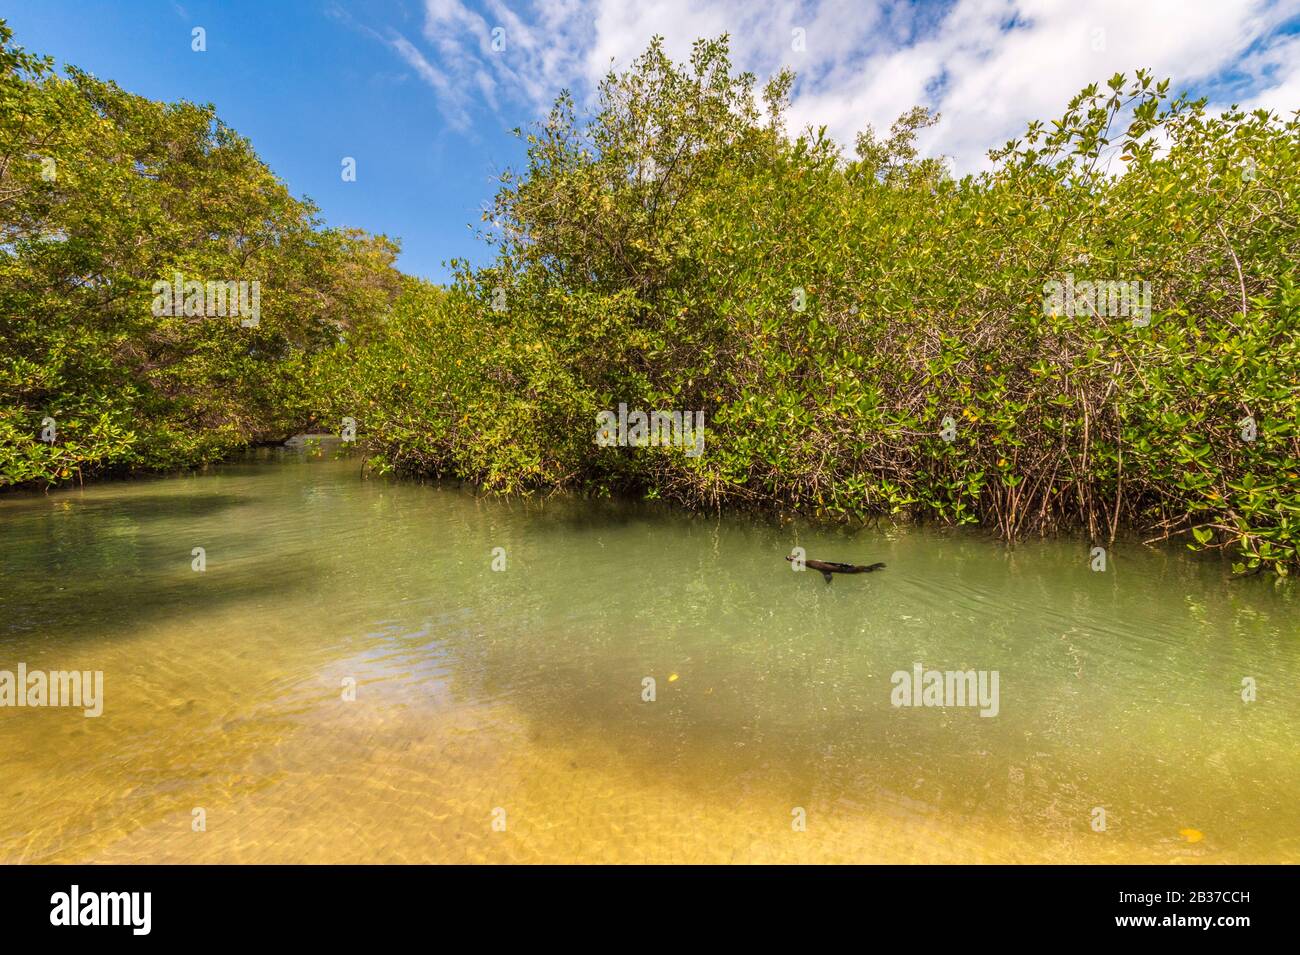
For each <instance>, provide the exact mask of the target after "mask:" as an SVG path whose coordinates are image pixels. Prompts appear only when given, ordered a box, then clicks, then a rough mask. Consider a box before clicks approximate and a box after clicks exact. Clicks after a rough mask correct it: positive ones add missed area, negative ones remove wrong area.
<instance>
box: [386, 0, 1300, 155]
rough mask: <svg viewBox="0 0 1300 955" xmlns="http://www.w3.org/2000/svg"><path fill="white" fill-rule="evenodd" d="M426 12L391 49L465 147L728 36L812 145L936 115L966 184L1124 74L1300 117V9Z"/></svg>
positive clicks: (1096, 6)
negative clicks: (784, 77) (637, 64)
mask: <svg viewBox="0 0 1300 955" xmlns="http://www.w3.org/2000/svg"><path fill="white" fill-rule="evenodd" d="M422 12H423V23H422V27H421V31H420V34H419V35H418V36H415V37H411V38H408V37H407V36H405V35H402V34H400V33H398V32H396V31H394V30H391V29H387V30H386V29H385V28H382V27H377V28H376V30H375V31H374V32H375V33H376V35H379V36H382V37H384V38H385V39H384V42H386V43H388V44H389V45H390V46H391V47H392V48H393V49H394V50H395V51H396V52H397V54H398V55H399V56H400V57H401V58H402V59H403V60H404V61H405V62H406V63H407V65H408V66H409V67H410V68H411V69H412V70H413V71H414V72H415V73H416V75H418V76H419V77H420V79H421V80H423V81H424V82H425V83H426V84H427V85H428V86H429V87H430V89H431V90H432V91H433V94H434V96H435V97H436V100H437V102H438V105H439V108H440V109H441V110H442V112H443V114H444V116H445V117H446V119H447V122H448V123H449V125H451V126H453V127H454V128H456V129H459V130H466V129H468V128H469V127H470V126H471V125H472V123H473V122H474V121H475V117H478V116H482V117H486V118H496V119H497V120H505V121H506V122H508V123H509V124H510V125H513V124H514V123H516V122H519V121H520V120H523V119H529V118H535V117H538V116H540V115H541V114H542V113H543V112H544V111H545V110H546V108H547V107H548V106H549V105H550V103H551V101H552V100H553V98H554V97H555V95H556V93H558V92H559V90H560V89H562V88H569V89H570V90H572V91H573V92H574V94H575V95H576V96H577V97H578V99H579V100H582V99H584V98H589V97H590V96H591V95H592V93H593V91H594V89H595V87H596V84H597V83H598V82H599V81H600V79H601V77H602V76H604V74H605V73H606V72H607V71H608V70H609V68H610V66H611V64H612V65H614V66H617V67H622V66H626V65H627V64H628V63H629V62H630V61H631V60H632V58H633V57H635V56H636V55H637V54H638V53H640V52H641V51H642V50H643V49H644V48H645V45H646V44H647V43H648V42H649V40H650V37H651V36H653V35H655V34H659V35H662V36H663V37H664V39H665V43H666V46H667V48H668V50H669V52H670V53H672V54H673V55H674V56H676V57H678V58H685V57H686V56H687V55H688V54H689V52H690V46H691V43H692V42H693V41H694V40H695V39H697V38H699V37H713V36H717V35H719V34H721V33H729V34H730V35H731V38H732V50H733V57H734V60H735V62H736V65H737V66H739V67H741V68H744V69H749V70H752V71H754V72H755V73H757V74H758V75H760V76H764V75H767V74H770V73H771V72H773V71H775V70H777V69H779V68H781V67H783V66H788V67H791V68H792V69H794V70H795V71H796V72H797V73H798V74H799V76H800V79H799V83H798V85H797V86H796V88H795V94H794V97H793V102H792V110H791V111H792V120H793V121H794V125H795V126H796V128H797V127H801V126H803V125H813V126H822V125H825V126H826V127H827V128H828V131H829V132H830V133H831V135H833V136H835V137H836V138H837V139H838V140H840V141H841V142H843V143H845V144H848V143H851V142H852V141H853V137H854V134H856V133H857V132H858V131H859V130H861V129H863V128H864V127H865V126H867V125H868V124H870V125H872V126H875V127H876V128H878V129H883V128H887V127H888V125H889V124H890V123H891V122H892V121H893V119H894V118H895V117H897V116H898V115H899V114H900V113H902V112H904V111H905V110H907V109H909V108H910V107H912V106H914V105H917V104H923V105H927V106H931V107H933V108H935V109H937V110H939V111H940V112H941V113H942V114H943V121H942V122H941V123H940V124H939V125H938V126H936V127H934V128H933V129H931V130H929V131H927V133H926V134H925V138H924V139H923V140H922V142H921V146H922V148H923V149H924V150H925V151H926V152H927V153H929V154H932V155H939V154H942V155H946V156H949V157H950V158H951V159H952V162H953V165H954V167H955V168H956V169H957V171H959V172H964V171H969V170H973V169H978V168H981V166H982V165H983V164H984V162H985V158H984V157H985V153H986V152H987V150H988V149H989V148H990V147H991V146H996V145H1000V144H1001V143H1003V142H1005V141H1006V140H1007V139H1009V138H1011V137H1013V136H1015V135H1018V134H1019V133H1020V132H1021V131H1023V128H1024V125H1025V123H1026V122H1027V121H1029V120H1030V119H1034V118H1045V117H1051V116H1055V115H1057V114H1059V113H1060V112H1061V110H1062V108H1063V107H1064V105H1065V103H1066V102H1067V101H1068V100H1069V98H1070V97H1071V96H1072V95H1073V94H1074V93H1076V92H1077V91H1078V90H1079V89H1080V88H1082V87H1083V86H1085V85H1086V84H1088V83H1089V82H1092V81H1094V80H1099V79H1105V78H1107V77H1109V76H1110V75H1111V74H1112V73H1115V72H1117V71H1123V72H1131V71H1132V70H1133V69H1135V68H1138V67H1149V68H1151V69H1152V70H1153V71H1154V72H1155V73H1156V74H1157V75H1159V76H1172V77H1173V78H1174V80H1175V83H1176V85H1178V86H1179V87H1180V88H1188V87H1191V88H1202V89H1204V90H1205V91H1206V92H1207V93H1208V94H1209V95H1211V97H1212V99H1216V100H1218V99H1219V98H1221V97H1222V98H1223V99H1222V100H1221V101H1222V102H1223V103H1225V104H1226V102H1228V101H1229V100H1228V99H1227V97H1231V100H1232V101H1237V102H1240V103H1242V104H1243V105H1248V106H1252V107H1254V106H1264V107H1268V108H1272V109H1274V110H1277V111H1279V112H1290V111H1291V110H1294V109H1296V108H1298V107H1300V56H1298V55H1297V54H1300V38H1298V37H1297V35H1296V32H1295V30H1296V28H1297V24H1296V19H1297V18H1300V0H1214V2H1213V3H1210V2H1206V3H1187V2H1186V0H1142V2H1134V0H949V2H945V3H934V4H923V3H922V4H912V3H893V2H884V0H866V2H864V0H805V2H796V3H770V4H755V3H752V2H748V0H714V2H710V3H707V4H704V3H700V2H699V0H663V2H659V3H653V4H652V3H644V2H638V0H533V2H530V3H527V4H524V5H520V6H517V7H516V8H513V9H512V8H511V7H509V6H507V5H506V4H505V3H503V2H502V0H482V2H479V3H477V4H475V5H470V4H468V3H466V2H462V0H426V2H425V3H424V7H423V11H422ZM1229 80H1230V81H1229Z"/></svg>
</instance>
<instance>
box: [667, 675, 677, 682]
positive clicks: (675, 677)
mask: <svg viewBox="0 0 1300 955" xmlns="http://www.w3.org/2000/svg"><path fill="white" fill-rule="evenodd" d="M676 679H677V674H676V673H670V674H668V682H669V683H672V682H674V681H675V680H676Z"/></svg>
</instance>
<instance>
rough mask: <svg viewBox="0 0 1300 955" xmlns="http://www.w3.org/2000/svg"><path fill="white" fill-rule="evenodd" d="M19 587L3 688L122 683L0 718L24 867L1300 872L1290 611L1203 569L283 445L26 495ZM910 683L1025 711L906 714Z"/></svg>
mask: <svg viewBox="0 0 1300 955" xmlns="http://www.w3.org/2000/svg"><path fill="white" fill-rule="evenodd" d="M794 545H799V546H802V547H804V548H806V549H807V552H808V554H809V556H811V557H819V558H822V559H830V560H848V561H853V562H855V563H867V562H871V561H876V560H883V561H885V562H887V563H888V565H889V567H888V570H887V571H885V572H884V573H881V574H872V575H870V576H860V577H840V578H837V579H836V580H835V582H834V584H833V585H831V586H826V585H825V584H824V583H823V582H822V579H821V577H820V576H819V575H817V574H816V573H803V574H798V573H792V572H791V568H790V565H789V564H787V563H786V562H785V561H784V560H783V558H784V556H785V555H786V554H787V553H789V550H790V548H791V547H792V546H794ZM195 547H203V548H204V549H205V551H206V559H207V570H206V571H205V572H203V573H197V572H195V571H194V570H192V569H191V560H192V557H191V552H192V549H193V548H195ZM498 547H500V548H504V549H505V560H506V567H505V570H503V571H500V572H495V571H493V569H492V562H493V549H494V548H498ZM0 574H2V575H3V590H2V592H0V670H14V669H16V667H17V664H18V663H19V662H25V663H26V664H27V666H28V668H29V669H36V668H41V669H47V670H49V669H73V668H75V669H81V670H102V671H103V672H104V681H105V704H104V715H103V716H102V717H100V718H99V719H87V718H84V717H83V716H81V713H80V711H79V710H66V709H50V708H46V709H32V708H23V709H17V708H5V709H0V861H5V862H19V861H27V862H88V861H103V862H134V861H161V862H272V861H275V862H296V861H306V862H332V861H338V862H366V861H373V862H402V861H410V862H477V861H525V862H532V861H556V862H570V861H587V862H638V861H643V862H768V861H771V862H777V861H797V862H815V861H837V862H852V861H858V862H1031V861H1045V862H1071V861H1080V862H1119V861H1131V862H1148V861H1188V862H1209V861H1213V862H1229V861H1230V862H1297V861H1300V808H1298V807H1297V801H1296V798H1295V795H1296V793H1297V791H1300V747H1298V746H1297V742H1298V738H1300V719H1298V717H1300V703H1297V696H1296V688H1297V686H1300V643H1298V638H1300V627H1297V622H1298V619H1300V613H1298V610H1300V607H1298V603H1297V592H1296V590H1295V588H1294V586H1293V585H1290V584H1285V583H1284V584H1281V585H1274V584H1273V583H1272V582H1270V581H1269V580H1267V579H1264V578H1255V579H1251V580H1246V581H1236V582H1231V581H1227V580H1226V579H1225V574H1224V569H1223V567H1221V566H1220V565H1217V564H1214V563H1207V562H1203V561H1201V562H1198V561H1195V560H1192V559H1188V558H1184V557H1183V556H1182V555H1181V554H1179V553H1178V552H1176V551H1167V552H1154V551H1150V550H1146V549H1142V548H1138V547H1132V548H1119V549H1117V550H1116V552H1115V553H1112V555H1111V559H1110V561H1109V564H1108V569H1107V571H1106V572H1105V573H1094V572H1092V571H1090V570H1089V567H1088V556H1087V548H1086V547H1084V546H1082V545H1080V544H1079V543H1077V542H1073V543H1071V542H1030V543H1027V544H1024V545H1021V546H1019V547H1016V548H1006V547H1003V546H1001V545H999V544H997V543H995V542H992V541H987V540H984V539H983V538H981V537H979V536H978V535H971V534H950V533H939V532H933V531H923V530H903V529H891V528H888V527H885V528H881V529H866V530H857V531H849V530H837V529H832V530H826V529H811V528H809V527H807V526H785V527H778V526H775V525H772V524H765V523H761V522H755V521H752V520H748V519H741V518H736V519H727V518H721V519H720V518H718V517H717V516H709V517H698V516H696V517H692V516H687V515H682V514H678V513H674V512H672V511H670V510H668V509H664V508H655V507H645V506H635V505H626V504H614V503H607V502H591V501H584V500H578V499H573V498H563V497H557V498H550V499H546V500H540V501H527V502H521V501H501V500H495V499H480V498H477V497H475V496H474V495H473V494H472V493H470V492H469V491H467V490H461V489H457V488H454V487H433V486H421V485H418V484H414V483H400V482H388V481H381V480H374V479H370V480H366V479H362V478H361V477H360V476H359V464H358V462H357V461H356V460H355V459H353V460H344V461H330V460H312V459H310V458H305V457H298V456H295V455H291V454H277V455H275V456H273V457H270V458H267V459H264V460H260V461H255V462H249V463H245V464H240V465H233V466H227V467H224V468H219V469H216V470H214V471H213V472H210V473H207V474H203V475H199V476H190V477H179V478H169V479H161V480H149V481H137V482H130V483H111V484H103V485H98V486H94V487H90V488H86V489H85V490H75V491H66V492H59V493H53V494H50V495H48V496H45V495H31V496H9V497H7V498H4V499H0ZM915 662H921V663H923V664H924V665H925V666H926V667H927V668H934V669H940V670H958V669H961V670H967V669H973V670H996V671H998V673H999V675H1000V712H999V714H998V715H997V716H996V717H995V718H981V717H980V716H979V713H978V711H977V710H975V709H959V708H949V709H941V708H912V709H896V708H894V707H892V706H891V705H890V692H891V689H892V685H891V680H890V677H891V674H893V673H894V672H895V671H898V670H908V671H910V670H911V668H912V666H913V664H914V663H915ZM646 677H651V678H654V680H655V681H656V682H655V691H656V699H655V700H654V701H653V702H645V701H643V699H642V693H643V682H642V681H643V680H644V679H645V678H646ZM1245 677H1252V678H1253V679H1254V680H1255V681H1256V684H1257V687H1258V699H1257V700H1256V702H1254V703H1249V704H1247V703H1244V702H1243V701H1242V699H1241V689H1242V680H1243V678H1245ZM349 680H355V685H356V690H355V701H348V700H345V699H344V697H345V696H346V695H348V694H347V693H346V691H345V688H344V684H345V683H346V682H348V681H349ZM1098 807H1100V808H1102V809H1104V810H1105V819H1106V829H1105V831H1104V832H1096V831H1094V830H1093V828H1092V822H1093V819H1094V811H1095V809H1096V808H1098ZM799 809H801V810H803V812H804V813H805V814H806V819H807V827H806V831H797V830H796V828H795V827H794V826H793V825H792V823H793V822H795V821H796V820H797V818H798V813H797V812H796V810H799ZM195 810H202V813H203V818H204V819H205V820H206V830H205V831H195V828H196V825H197V824H196V822H195V820H196V818H198V817H197V816H196V814H195ZM496 810H500V812H497V813H496V815H495V817H494V811H496ZM494 818H496V819H498V820H502V819H503V820H504V822H505V829H504V831H498V830H495V829H494V828H493V821H494ZM1182 830H1189V831H1190V830H1196V831H1197V832H1199V833H1202V834H1203V837H1202V838H1199V839H1197V841H1195V842H1192V841H1190V840H1189V838H1188V836H1186V835H1182V834H1180V832H1181V831H1182ZM1191 838H1196V834H1195V833H1191Z"/></svg>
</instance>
